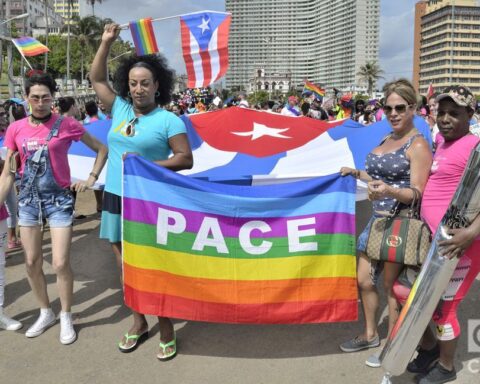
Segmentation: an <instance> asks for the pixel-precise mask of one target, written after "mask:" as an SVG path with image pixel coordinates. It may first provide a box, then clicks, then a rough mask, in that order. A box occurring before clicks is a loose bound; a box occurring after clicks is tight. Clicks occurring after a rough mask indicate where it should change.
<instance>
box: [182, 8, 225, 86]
mask: <svg viewBox="0 0 480 384" xmlns="http://www.w3.org/2000/svg"><path fill="white" fill-rule="evenodd" d="M230 22H231V15H230V14H228V13H217V12H199V13H191V14H188V15H184V16H182V17H181V18H180V28H181V32H182V50H183V58H184V60H185V66H186V68H187V76H188V84H187V86H188V87H189V88H199V87H207V86H209V85H210V84H212V83H213V82H215V81H217V80H218V79H220V78H221V77H222V76H224V75H225V73H226V72H227V69H228V33H229V29H230Z"/></svg>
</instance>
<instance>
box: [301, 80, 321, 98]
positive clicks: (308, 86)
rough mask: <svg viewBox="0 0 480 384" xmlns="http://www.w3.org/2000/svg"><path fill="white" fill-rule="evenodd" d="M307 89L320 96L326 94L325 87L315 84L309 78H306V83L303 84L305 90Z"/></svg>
mask: <svg viewBox="0 0 480 384" xmlns="http://www.w3.org/2000/svg"><path fill="white" fill-rule="evenodd" d="M306 91H309V92H312V93H313V94H315V96H317V97H318V98H323V97H324V96H325V90H324V89H322V88H320V87H317V86H316V85H315V84H313V83H311V82H310V81H308V80H305V85H304V86H303V92H306Z"/></svg>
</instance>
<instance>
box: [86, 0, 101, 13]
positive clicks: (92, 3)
mask: <svg viewBox="0 0 480 384" xmlns="http://www.w3.org/2000/svg"><path fill="white" fill-rule="evenodd" d="M102 2H103V0H87V4H90V5H91V6H92V15H93V16H95V3H98V4H102Z"/></svg>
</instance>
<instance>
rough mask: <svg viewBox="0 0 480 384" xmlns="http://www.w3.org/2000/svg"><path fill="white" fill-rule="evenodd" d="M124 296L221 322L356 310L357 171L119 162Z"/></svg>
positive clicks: (159, 309) (143, 305)
mask: <svg viewBox="0 0 480 384" xmlns="http://www.w3.org/2000/svg"><path fill="white" fill-rule="evenodd" d="M123 177H124V178H123V185H124V196H123V210H122V211H123V218H122V220H123V277H124V280H123V281H124V289H125V302H126V304H127V305H128V306H130V307H131V308H133V309H134V310H136V311H138V312H140V313H145V314H151V315H158V316H167V317H173V318H181V319H186V320H198V321H210V322H221V323H223V322H224V323H318V322H337V321H354V320H356V319H357V283H356V271H355V265H356V258H355V238H354V234H355V214H354V213H355V180H354V179H353V178H351V177H340V176H339V175H338V174H334V175H329V176H325V177H321V178H315V179H310V180H307V181H299V182H295V183H288V184H277V185H268V186H239V185H229V184H221V183H211V182H206V181H203V180H198V179H194V178H189V177H186V176H182V175H180V174H177V173H175V172H172V171H169V170H167V169H165V168H163V167H159V166H157V165H155V164H153V163H150V162H148V161H147V160H144V159H143V158H141V157H139V156H135V155H129V156H127V158H126V159H125V161H124V176H123Z"/></svg>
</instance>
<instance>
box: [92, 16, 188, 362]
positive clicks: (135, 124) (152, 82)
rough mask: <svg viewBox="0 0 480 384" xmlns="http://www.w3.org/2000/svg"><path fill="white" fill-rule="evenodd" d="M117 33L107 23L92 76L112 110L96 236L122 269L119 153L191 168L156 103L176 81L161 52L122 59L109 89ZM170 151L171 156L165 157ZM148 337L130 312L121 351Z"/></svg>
mask: <svg viewBox="0 0 480 384" xmlns="http://www.w3.org/2000/svg"><path fill="white" fill-rule="evenodd" d="M119 32H120V29H119V27H118V25H117V24H108V25H106V26H105V30H104V33H103V36H102V42H101V44H100V47H99V48H98V51H97V53H96V55H95V58H94V60H93V63H92V68H91V71H90V80H91V82H92V85H93V88H94V89H95V92H96V93H97V96H98V98H99V99H100V101H101V102H102V103H103V104H104V105H105V107H106V109H107V110H111V111H112V127H111V129H110V131H109V133H108V147H109V156H108V169H107V178H106V183H105V192H104V199H103V207H102V224H101V229H100V237H101V238H106V239H108V240H109V241H110V244H111V246H112V249H113V252H114V254H115V256H116V258H117V263H118V266H119V268H120V270H121V269H122V244H121V194H122V187H121V182H122V156H123V155H124V154H125V153H127V152H135V153H138V154H140V155H141V156H143V157H145V158H146V159H149V160H151V161H153V162H155V163H156V164H159V165H161V166H163V167H165V168H168V169H171V170H173V171H179V170H182V169H189V168H191V167H192V165H193V159H192V152H191V149H190V145H189V143H188V139H187V135H186V129H185V125H184V124H183V122H182V121H181V120H180V119H179V118H178V117H177V116H175V115H174V114H173V113H171V112H168V111H166V110H164V109H162V108H160V107H159V105H165V104H167V103H168V102H169V101H170V99H171V93H172V89H173V80H174V78H173V72H172V71H171V70H170V69H169V68H168V66H167V64H166V61H165V59H164V58H163V57H161V56H156V55H147V56H141V57H137V56H130V57H128V58H126V59H124V60H123V61H122V62H121V64H120V66H119V67H118V69H117V71H116V73H115V82H114V88H115V90H114V89H112V88H111V86H110V84H109V82H108V79H107V58H108V54H109V51H110V47H111V45H112V44H113V42H114V41H115V39H116V38H117V37H118V34H119ZM170 152H172V153H173V155H172V156H170V157H168V156H169V154H170ZM158 323H159V326H160V350H159V353H158V355H157V358H158V359H160V360H167V359H170V358H173V357H174V356H175V355H176V351H177V348H176V339H175V332H174V329H173V324H172V322H171V321H170V319H168V318H166V317H159V318H158ZM147 338H148V324H147V321H146V319H145V316H144V315H143V314H141V313H137V312H135V311H133V325H132V327H131V328H130V329H129V330H128V332H127V333H126V334H125V335H124V337H123V338H122V340H121V341H120V342H119V344H118V348H119V349H120V351H121V352H132V351H134V350H135V349H136V348H137V347H138V345H139V344H141V343H142V342H143V341H145V340H146V339H147Z"/></svg>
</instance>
